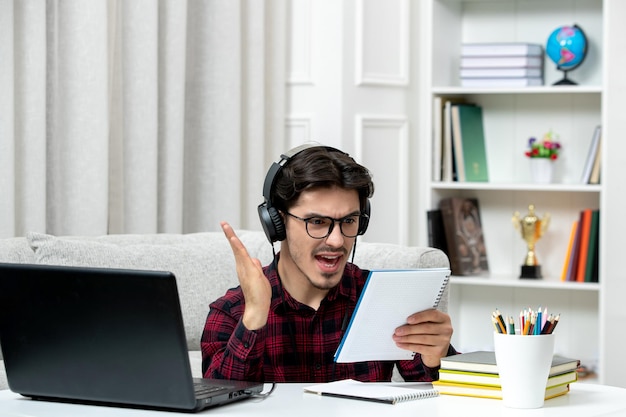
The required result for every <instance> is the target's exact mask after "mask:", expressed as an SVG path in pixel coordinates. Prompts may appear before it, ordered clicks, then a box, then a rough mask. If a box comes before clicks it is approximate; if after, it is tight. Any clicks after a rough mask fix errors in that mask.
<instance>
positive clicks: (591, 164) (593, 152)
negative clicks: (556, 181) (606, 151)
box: [580, 125, 602, 184]
mask: <svg viewBox="0 0 626 417" xmlns="http://www.w3.org/2000/svg"><path fill="white" fill-rule="evenodd" d="M601 142H602V126H600V125H598V126H596V128H595V129H594V131H593V136H592V137H591V144H590V145H589V151H588V152H587V158H586V159H585V165H584V167H583V174H582V176H581V178H580V182H581V184H600V162H601V149H600V144H601Z"/></svg>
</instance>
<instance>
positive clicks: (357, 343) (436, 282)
mask: <svg viewBox="0 0 626 417" xmlns="http://www.w3.org/2000/svg"><path fill="white" fill-rule="evenodd" d="M449 277H450V270H449V269H445V268H428V269H412V270H375V271H370V275H369V276H368V278H367V282H366V283H365V287H364V288H363V292H362V294H361V297H360V298H359V301H358V302H357V306H356V309H355V311H354V313H353V314H352V317H351V319H350V324H349V325H348V329H347V331H346V334H345V336H344V338H343V340H342V341H341V344H340V345H339V348H338V349H337V352H336V353H335V361H336V362H340V363H345V362H362V361H370V360H410V359H413V357H414V356H415V353H414V352H411V351H410V350H406V349H402V348H400V347H398V346H397V345H396V342H395V341H394V340H393V338H392V336H393V334H394V330H395V329H396V328H397V327H399V326H402V325H403V324H405V323H406V320H407V317H409V316H410V315H412V314H413V313H416V312H419V311H423V310H427V309H432V308H436V307H437V305H438V304H439V300H440V298H441V295H442V293H443V291H444V290H445V288H446V285H447V283H448V279H449Z"/></svg>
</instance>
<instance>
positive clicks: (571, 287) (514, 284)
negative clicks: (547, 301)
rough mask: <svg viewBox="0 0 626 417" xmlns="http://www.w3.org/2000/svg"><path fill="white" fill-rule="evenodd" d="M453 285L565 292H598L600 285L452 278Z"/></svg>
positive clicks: (508, 279) (595, 283) (527, 280)
mask: <svg viewBox="0 0 626 417" xmlns="http://www.w3.org/2000/svg"><path fill="white" fill-rule="evenodd" d="M450 283H451V284H453V285H474V286H489V287H510V288H538V289H555V290H567V291H599V289H600V284H599V283H597V282H562V281H546V280H541V279H539V280H537V279H518V278H516V279H511V278H510V277H508V278H504V277H502V278H498V277H489V278H487V277H459V276H453V277H451V279H450Z"/></svg>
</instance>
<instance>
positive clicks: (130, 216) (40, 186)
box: [0, 0, 286, 237]
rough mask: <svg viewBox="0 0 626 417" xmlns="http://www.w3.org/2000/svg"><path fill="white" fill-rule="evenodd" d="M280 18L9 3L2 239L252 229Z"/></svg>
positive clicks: (273, 9)
mask: <svg viewBox="0 0 626 417" xmlns="http://www.w3.org/2000/svg"><path fill="white" fill-rule="evenodd" d="M285 9H286V2H285V1H284V0H272V1H268V2H258V1H255V0H239V1H232V0H214V1H213V0H212V1H204V0H159V1H154V0H133V1H125V0H90V1H88V2H86V1H84V0H48V1H46V2H42V1H41V0H0V60H1V61H0V62H2V63H3V65H1V66H0V89H2V91H3V94H1V95H0V174H1V175H0V194H1V195H2V196H3V198H2V200H1V201H0V237H7V236H22V235H24V234H25V233H26V232H28V231H39V232H48V233H53V234H57V235H99V234H106V233H155V232H159V233H191V232H200V231H209V230H218V229H219V222H220V221H221V220H227V221H229V222H231V223H232V224H233V225H234V226H235V227H241V228H251V229H258V228H259V223H258V217H257V214H256V205H257V204H259V203H260V202H261V199H262V196H261V187H262V182H263V177H264V175H265V170H266V169H267V166H268V164H269V163H270V162H271V161H272V160H274V159H275V156H276V155H278V153H279V152H280V151H282V150H283V145H284V140H283V138H284V131H283V130H284V103H285V99H284V93H285V86H284V71H285V69H284V63H285V60H284V53H285V52H284V51H285V48H284V46H285V45H284V39H285V27H286V25H285ZM268 25H269V26H272V27H269V26H268ZM276 25H280V26H276ZM273 71H276V72H273Z"/></svg>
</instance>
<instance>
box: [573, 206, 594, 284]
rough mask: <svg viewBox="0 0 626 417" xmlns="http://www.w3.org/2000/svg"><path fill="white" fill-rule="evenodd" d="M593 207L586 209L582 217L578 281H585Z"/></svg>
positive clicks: (577, 271) (577, 268) (577, 270)
mask: <svg viewBox="0 0 626 417" xmlns="http://www.w3.org/2000/svg"><path fill="white" fill-rule="evenodd" d="M591 212H592V210H591V209H585V210H583V211H582V213H581V217H580V221H581V224H580V246H579V248H580V249H579V253H578V266H577V267H576V281H577V282H585V272H586V271H587V251H588V250H589V234H590V231H591Z"/></svg>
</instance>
